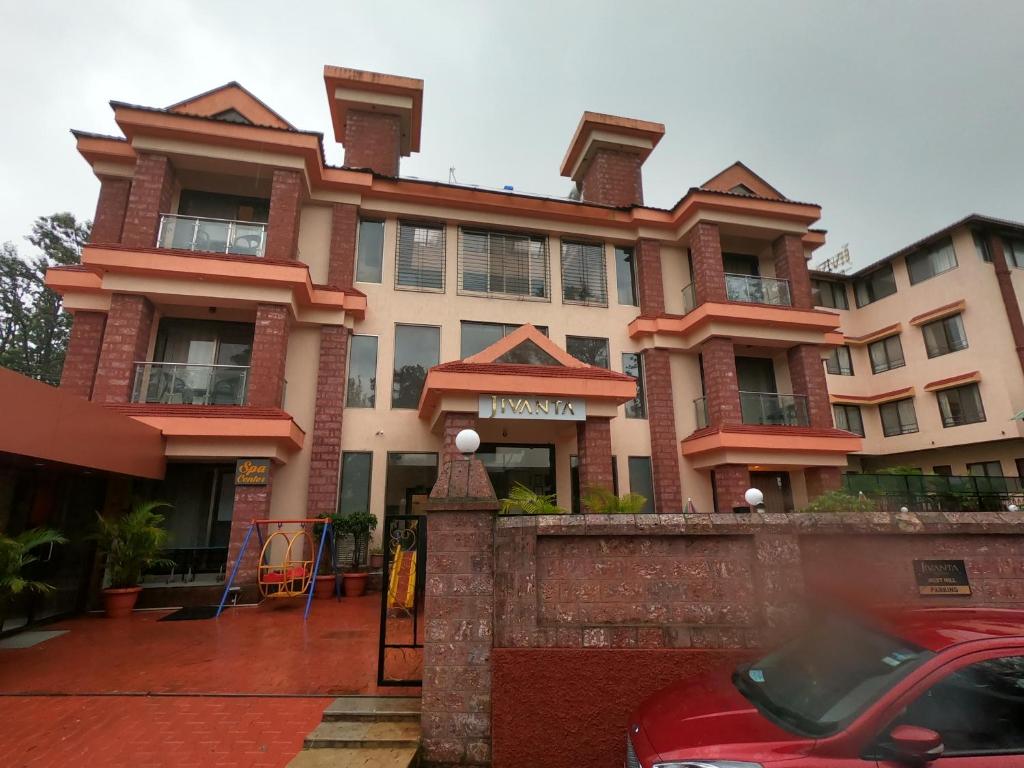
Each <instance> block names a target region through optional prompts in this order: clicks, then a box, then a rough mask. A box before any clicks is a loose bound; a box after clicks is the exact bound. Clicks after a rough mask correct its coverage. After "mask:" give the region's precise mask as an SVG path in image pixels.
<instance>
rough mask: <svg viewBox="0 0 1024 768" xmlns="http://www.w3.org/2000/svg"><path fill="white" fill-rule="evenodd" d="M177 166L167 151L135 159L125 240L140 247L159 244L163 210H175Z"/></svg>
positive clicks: (142, 154) (123, 230) (122, 233)
mask: <svg viewBox="0 0 1024 768" xmlns="http://www.w3.org/2000/svg"><path fill="white" fill-rule="evenodd" d="M173 199H174V170H173V169H172V168H171V161H170V160H168V159H167V158H166V157H164V156H163V155H151V154H148V153H145V152H143V153H141V154H140V155H139V156H138V159H137V160H136V161H135V175H134V176H133V177H132V186H131V194H129V196H128V208H127V210H126V211H125V215H124V227H123V229H122V231H121V242H122V243H124V244H125V245H130V246H133V247H136V248H153V247H155V246H156V236H157V232H158V231H159V230H160V214H162V213H170V212H171V201H172V200H173Z"/></svg>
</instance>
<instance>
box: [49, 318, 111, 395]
mask: <svg viewBox="0 0 1024 768" xmlns="http://www.w3.org/2000/svg"><path fill="white" fill-rule="evenodd" d="M106 324H107V315H106V314H105V313H103V312H86V311H84V310H79V311H77V312H75V316H74V319H73V320H72V323H71V336H70V337H69V338H68V351H67V354H65V355H64V369H63V370H62V371H61V373H60V388H61V389H63V390H64V391H66V392H70V393H71V394H72V395H77V396H78V397H84V398H85V399H86V400H88V399H89V398H91V397H92V387H93V383H94V382H95V381H96V366H97V365H98V364H99V361H100V350H101V349H102V348H103V329H104V327H105V326H106Z"/></svg>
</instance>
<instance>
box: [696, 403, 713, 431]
mask: <svg viewBox="0 0 1024 768" xmlns="http://www.w3.org/2000/svg"><path fill="white" fill-rule="evenodd" d="M693 410H694V411H695V412H696V416H697V429H704V427H706V426H707V425H708V424H709V423H710V420H709V419H708V399H707V398H706V397H698V398H696V399H695V400H694V401H693Z"/></svg>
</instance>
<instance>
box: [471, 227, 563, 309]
mask: <svg viewBox="0 0 1024 768" xmlns="http://www.w3.org/2000/svg"><path fill="white" fill-rule="evenodd" d="M459 291H460V292H473V293H487V294H490V295H496V296H511V297H513V298H538V299H547V298H549V293H548V241H547V238H546V237H539V236H532V235H516V234H510V233H504V232H485V231H479V230H468V229H463V230H460V237H459Z"/></svg>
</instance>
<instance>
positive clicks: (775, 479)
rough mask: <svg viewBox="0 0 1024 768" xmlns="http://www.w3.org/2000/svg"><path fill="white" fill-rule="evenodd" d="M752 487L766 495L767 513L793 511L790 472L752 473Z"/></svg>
mask: <svg viewBox="0 0 1024 768" xmlns="http://www.w3.org/2000/svg"><path fill="white" fill-rule="evenodd" d="M750 485H751V487H752V488H757V489H758V490H759V491H761V493H763V494H764V511H765V512H792V511H793V489H792V487H791V486H790V482H789V472H751V473H750Z"/></svg>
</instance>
